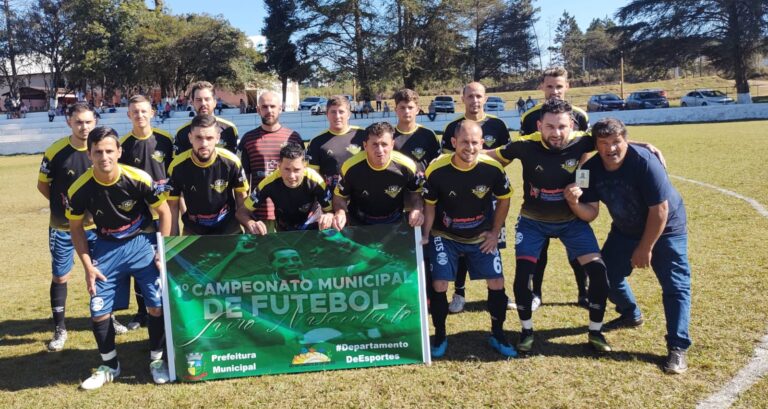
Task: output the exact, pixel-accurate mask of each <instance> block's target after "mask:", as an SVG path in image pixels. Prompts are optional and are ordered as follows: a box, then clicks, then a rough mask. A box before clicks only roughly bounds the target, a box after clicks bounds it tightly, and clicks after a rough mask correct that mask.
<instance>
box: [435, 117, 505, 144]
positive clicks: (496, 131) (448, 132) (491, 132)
mask: <svg viewBox="0 0 768 409" xmlns="http://www.w3.org/2000/svg"><path fill="white" fill-rule="evenodd" d="M465 120H466V121H471V119H466V118H465V117H464V115H462V116H460V117H459V118H456V119H454V120H453V121H452V122H451V123H449V124H448V125H447V126H446V127H445V131H444V132H443V140H442V142H441V146H442V148H443V152H444V153H451V152H453V151H455V150H456V149H455V148H454V147H453V145H452V144H451V138H452V137H453V136H455V135H456V127H457V126H458V125H459V122H461V121H465ZM475 122H477V124H478V125H480V128H481V129H482V130H483V149H496V148H498V147H499V146H504V145H506V144H507V142H509V140H510V139H509V129H507V124H505V123H504V121H503V120H501V119H500V118H499V117H496V116H493V115H489V114H485V116H484V117H483V118H482V119H481V120H479V121H475Z"/></svg>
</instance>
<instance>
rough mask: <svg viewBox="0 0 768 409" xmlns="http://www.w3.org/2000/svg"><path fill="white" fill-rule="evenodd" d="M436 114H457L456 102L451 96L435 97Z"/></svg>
mask: <svg viewBox="0 0 768 409" xmlns="http://www.w3.org/2000/svg"><path fill="white" fill-rule="evenodd" d="M435 112H448V113H449V114H452V113H454V112H456V102H455V101H454V100H453V97H452V96H450V95H438V96H436V97H435Z"/></svg>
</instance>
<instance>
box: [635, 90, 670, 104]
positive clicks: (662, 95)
mask: <svg viewBox="0 0 768 409" xmlns="http://www.w3.org/2000/svg"><path fill="white" fill-rule="evenodd" d="M626 105H627V109H653V108H669V100H667V93H666V92H665V91H662V90H658V89H646V90H642V91H635V92H633V93H631V94H629V97H628V98H627V101H626Z"/></svg>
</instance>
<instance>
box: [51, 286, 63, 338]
mask: <svg viewBox="0 0 768 409" xmlns="http://www.w3.org/2000/svg"><path fill="white" fill-rule="evenodd" d="M66 304H67V283H57V282H54V281H51V313H53V325H55V326H57V327H59V328H61V329H67V325H66V323H65V322H64V307H65V305H66Z"/></svg>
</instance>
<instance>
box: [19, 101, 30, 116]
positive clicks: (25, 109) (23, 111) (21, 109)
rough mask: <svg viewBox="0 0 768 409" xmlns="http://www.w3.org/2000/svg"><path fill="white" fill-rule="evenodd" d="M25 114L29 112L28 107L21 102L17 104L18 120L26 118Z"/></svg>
mask: <svg viewBox="0 0 768 409" xmlns="http://www.w3.org/2000/svg"><path fill="white" fill-rule="evenodd" d="M27 112H29V107H28V106H27V104H25V103H24V102H23V101H22V103H21V104H19V118H26V117H27Z"/></svg>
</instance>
